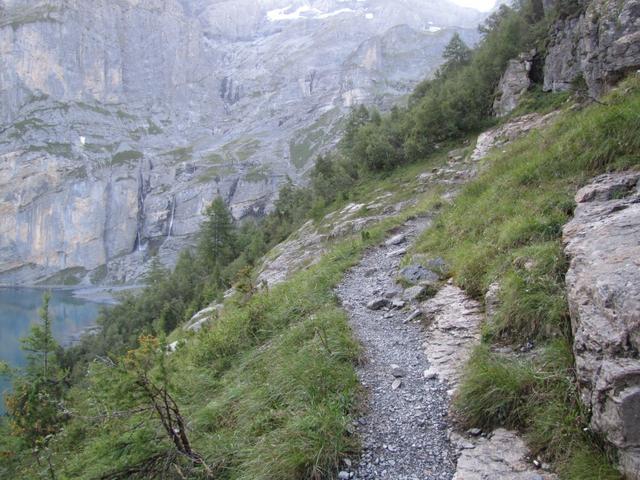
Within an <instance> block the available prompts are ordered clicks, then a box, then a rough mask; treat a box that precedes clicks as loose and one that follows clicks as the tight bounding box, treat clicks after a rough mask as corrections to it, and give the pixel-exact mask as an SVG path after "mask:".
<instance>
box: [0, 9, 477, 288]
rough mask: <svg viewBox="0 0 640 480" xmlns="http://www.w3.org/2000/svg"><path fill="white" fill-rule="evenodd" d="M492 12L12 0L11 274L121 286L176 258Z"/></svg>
mask: <svg viewBox="0 0 640 480" xmlns="http://www.w3.org/2000/svg"><path fill="white" fill-rule="evenodd" d="M479 20H480V15H479V14H478V13H476V12H473V11H471V10H466V9H462V8H459V7H456V6H454V5H452V4H449V3H447V2H446V1H443V0H432V1H429V2H422V1H418V0H402V1H394V2H388V1H384V0H317V1H311V2H308V1H307V2H303V1H297V0H296V1H294V0H290V1H283V0H261V1H253V0H251V1H249V0H223V1H220V0H96V1H94V2H91V5H90V6H89V5H88V4H87V3H86V2H83V1H81V0H43V1H36V0H4V1H2V0H0V198H1V199H2V200H1V202H2V203H1V204H0V220H1V221H0V282H3V283H36V282H41V281H44V282H48V283H77V282H83V283H121V282H131V281H135V280H136V279H137V278H139V277H140V275H142V274H143V273H144V270H145V266H144V263H145V261H146V260H148V259H149V258H150V257H151V256H154V255H156V254H157V255H159V258H160V259H161V260H162V261H163V262H164V263H167V264H171V263H172V262H173V261H174V260H175V258H176V255H177V252H179V250H181V249H182V248H184V247H185V246H186V245H189V244H190V243H191V242H192V241H193V236H194V234H195V232H197V230H198V226H199V223H200V221H201V214H202V211H203V209H204V207H205V206H206V205H207V204H208V203H209V202H210V201H211V200H212V199H213V198H214V197H215V196H216V195H222V196H223V197H224V198H225V199H226V200H227V201H228V202H229V204H230V205H231V207H232V211H233V213H234V215H235V216H236V217H237V218H241V217H244V216H248V215H259V214H261V213H262V212H263V211H264V210H265V209H267V208H268V206H269V204H270V202H271V200H272V198H273V195H274V193H275V192H277V189H278V186H279V184H280V183H281V182H282V181H283V179H284V178H286V176H290V177H292V178H294V179H296V178H300V177H301V176H302V175H303V174H304V172H305V171H306V170H307V169H308V168H309V166H310V165H311V161H312V158H313V157H314V156H315V155H316V154H318V153H319V152H321V151H323V149H326V148H328V147H329V146H331V145H332V144H333V143H334V142H335V139H336V136H337V134H338V132H339V122H340V118H342V117H343V114H344V112H345V111H346V110H348V108H349V107H350V106H352V105H354V104H356V103H359V102H367V103H376V104H378V105H379V106H380V107H381V108H385V107H387V106H388V105H390V104H391V102H392V101H395V100H396V99H397V98H398V97H400V96H402V95H405V94H407V93H409V92H410V91H411V89H412V88H413V86H414V85H415V83H416V82H417V81H418V80H420V79H421V78H424V77H425V76H427V75H429V74H430V73H432V72H433V71H434V70H435V68H437V66H438V64H439V62H440V60H441V51H442V49H443V48H444V45H446V43H447V42H448V40H449V38H450V36H451V35H452V34H453V32H454V31H458V32H460V33H461V35H462V36H463V38H465V40H467V41H468V42H469V43H473V42H474V41H475V40H476V38H477V36H476V35H477V33H476V30H475V25H476V24H477V23H478V22H479Z"/></svg>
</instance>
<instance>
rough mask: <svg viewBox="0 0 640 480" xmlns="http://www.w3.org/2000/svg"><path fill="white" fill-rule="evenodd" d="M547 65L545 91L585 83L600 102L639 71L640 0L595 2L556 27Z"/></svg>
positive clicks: (563, 89)
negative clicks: (609, 89) (616, 86)
mask: <svg viewBox="0 0 640 480" xmlns="http://www.w3.org/2000/svg"><path fill="white" fill-rule="evenodd" d="M551 38H552V42H551V44H550V45H549V49H548V54H547V57H546V60H545V66H544V89H545V91H551V90H552V91H565V90H569V89H570V88H571V86H572V85H576V84H578V85H576V86H580V85H579V84H580V83H582V82H583V81H584V84H585V86H586V88H587V89H588V91H589V94H590V95H591V96H592V97H595V98H597V97H599V96H601V95H602V94H603V93H605V92H606V91H607V89H608V87H610V86H611V85H613V84H615V83H616V82H617V81H618V80H620V79H621V78H622V77H623V76H624V75H625V74H627V73H629V72H632V71H635V70H637V69H638V68H640V0H622V1H619V2H611V1H608V0H594V1H592V2H589V3H588V5H587V7H586V9H585V11H584V13H582V14H580V15H579V16H577V17H573V18H566V19H563V20H560V21H558V22H557V23H556V25H555V27H554V31H553V33H552V35H551Z"/></svg>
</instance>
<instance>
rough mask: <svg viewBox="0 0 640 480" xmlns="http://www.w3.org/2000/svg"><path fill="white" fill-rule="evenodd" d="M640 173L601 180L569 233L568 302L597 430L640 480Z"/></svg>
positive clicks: (583, 200)
mask: <svg viewBox="0 0 640 480" xmlns="http://www.w3.org/2000/svg"><path fill="white" fill-rule="evenodd" d="M639 180H640V172H632V173H621V174H607V175H602V176H600V177H597V178H596V179H595V180H594V181H593V182H592V183H591V184H590V185H587V186H586V187H584V188H582V189H581V190H580V191H579V192H578V193H577V195H576V201H577V202H578V204H577V207H576V210H575V216H574V218H573V220H571V221H570V222H569V223H568V224H567V225H565V227H564V231H563V240H564V244H565V252H566V254H567V256H568V258H569V259H570V266H569V270H568V272H567V276H566V283H567V298H568V301H569V309H570V313H571V326H572V329H573V334H574V345H573V351H574V354H575V358H576V375H577V378H578V382H579V387H580V394H581V399H582V401H583V402H584V404H585V405H586V406H587V407H588V408H589V409H590V410H591V414H592V415H591V427H592V429H593V430H594V431H596V432H598V433H600V434H602V435H603V436H604V437H605V438H606V439H607V440H608V441H609V442H610V443H611V444H613V445H614V446H615V447H617V449H618V453H619V458H620V465H621V469H622V470H623V471H624V472H625V473H626V474H627V476H628V477H629V478H634V479H638V478H640V474H639V473H638V472H640V358H639V354H638V352H639V351H640V190H639V188H638V182H639Z"/></svg>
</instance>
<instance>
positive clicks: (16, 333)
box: [0, 288, 102, 412]
mask: <svg viewBox="0 0 640 480" xmlns="http://www.w3.org/2000/svg"><path fill="white" fill-rule="evenodd" d="M43 293H44V291H43V290H42V289H35V288H0V361H3V362H6V363H8V364H9V365H10V366H12V367H22V366H24V364H25V355H24V353H23V352H22V350H20V338H22V337H25V336H26V335H27V334H28V333H29V328H30V326H31V325H32V324H33V323H36V322H38V321H39V317H38V309H39V308H40V307H41V306H42V295H43ZM101 306H102V305H101V304H99V303H94V302H90V301H88V300H85V299H80V298H76V297H74V296H73V293H72V292H71V291H68V290H53V291H52V292H51V302H50V304H49V312H50V314H51V315H52V318H53V327H52V328H53V334H54V336H55V338H56V339H57V340H58V342H59V343H60V344H61V345H68V344H69V343H70V342H71V340H72V339H73V338H74V337H75V338H77V336H78V335H79V334H81V333H82V331H83V330H84V329H85V328H87V327H90V326H92V325H95V321H96V318H97V316H98V313H99V311H100V308H101ZM7 388H9V383H8V382H7V381H6V380H3V379H0V391H1V392H2V393H3V395H2V397H3V398H4V392H5V391H6V390H7ZM2 411H4V400H2V401H0V412H2Z"/></svg>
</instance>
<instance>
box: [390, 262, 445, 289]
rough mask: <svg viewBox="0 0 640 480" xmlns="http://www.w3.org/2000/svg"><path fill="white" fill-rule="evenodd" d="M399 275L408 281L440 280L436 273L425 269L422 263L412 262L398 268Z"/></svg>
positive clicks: (433, 281) (428, 281) (432, 281)
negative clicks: (400, 268)
mask: <svg viewBox="0 0 640 480" xmlns="http://www.w3.org/2000/svg"><path fill="white" fill-rule="evenodd" d="M400 276H401V277H402V278H403V279H405V280H406V281H407V282H409V283H414V284H415V283H420V282H427V283H436V282H438V281H439V280H440V277H439V276H438V274H437V273H434V272H432V271H431V270H428V269H426V268H425V267H423V266H422V265H418V264H414V265H409V266H408V267H404V268H403V269H402V270H400Z"/></svg>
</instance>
